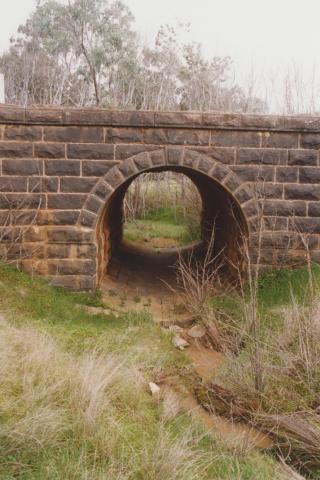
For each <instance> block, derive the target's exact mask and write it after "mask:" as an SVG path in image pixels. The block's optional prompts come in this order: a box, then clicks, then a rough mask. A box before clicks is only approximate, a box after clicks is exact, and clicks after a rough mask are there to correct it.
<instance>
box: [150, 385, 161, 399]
mask: <svg viewBox="0 0 320 480" xmlns="http://www.w3.org/2000/svg"><path fill="white" fill-rule="evenodd" d="M149 389H150V392H151V395H152V396H153V397H155V396H156V397H158V396H159V395H160V387H159V385H157V384H156V383H153V382H150V383H149Z"/></svg>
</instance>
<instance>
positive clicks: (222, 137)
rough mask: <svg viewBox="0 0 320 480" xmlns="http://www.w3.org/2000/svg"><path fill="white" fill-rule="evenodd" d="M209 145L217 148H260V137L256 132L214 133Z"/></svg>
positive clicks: (226, 131)
mask: <svg viewBox="0 0 320 480" xmlns="http://www.w3.org/2000/svg"><path fill="white" fill-rule="evenodd" d="M211 145H212V146H217V147H260V136H259V134H258V133H256V132H230V131H228V130H225V131H222V132H221V131H214V132H212V133H211Z"/></svg>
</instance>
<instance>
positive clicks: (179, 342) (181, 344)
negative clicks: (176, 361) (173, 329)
mask: <svg viewBox="0 0 320 480" xmlns="http://www.w3.org/2000/svg"><path fill="white" fill-rule="evenodd" d="M173 345H174V346H175V347H176V348H178V349H179V350H184V349H185V348H186V347H189V346H190V343H188V342H187V341H186V340H185V339H184V338H182V337H180V335H175V336H174V337H173Z"/></svg>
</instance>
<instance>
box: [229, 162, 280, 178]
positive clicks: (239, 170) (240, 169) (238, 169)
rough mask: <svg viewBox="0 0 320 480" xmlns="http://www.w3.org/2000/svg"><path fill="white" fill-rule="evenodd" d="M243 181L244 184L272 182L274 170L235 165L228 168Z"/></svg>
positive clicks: (263, 167)
mask: <svg viewBox="0 0 320 480" xmlns="http://www.w3.org/2000/svg"><path fill="white" fill-rule="evenodd" d="M230 168H231V169H232V170H233V171H234V172H235V173H236V174H237V175H238V176H239V177H240V178H241V179H242V180H243V181H246V182H273V181H274V175H275V168H274V167H271V166H270V167H269V166H265V165H263V166H261V167H256V166H244V165H243V166H242V165H235V166H231V167H230Z"/></svg>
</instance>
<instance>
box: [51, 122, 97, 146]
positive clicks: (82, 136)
mask: <svg viewBox="0 0 320 480" xmlns="http://www.w3.org/2000/svg"><path fill="white" fill-rule="evenodd" d="M43 138H44V141H45V142H63V143H66V142H67V143H78V142H79V143H80V142H84V143H103V140H104V138H103V129H102V128H99V127H64V126H63V127H44V133H43Z"/></svg>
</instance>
